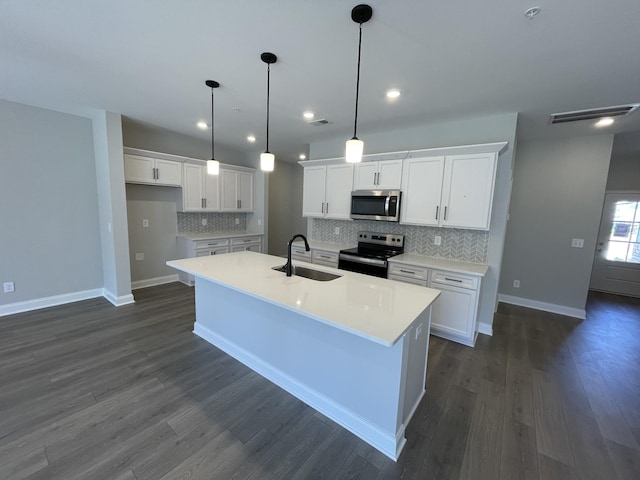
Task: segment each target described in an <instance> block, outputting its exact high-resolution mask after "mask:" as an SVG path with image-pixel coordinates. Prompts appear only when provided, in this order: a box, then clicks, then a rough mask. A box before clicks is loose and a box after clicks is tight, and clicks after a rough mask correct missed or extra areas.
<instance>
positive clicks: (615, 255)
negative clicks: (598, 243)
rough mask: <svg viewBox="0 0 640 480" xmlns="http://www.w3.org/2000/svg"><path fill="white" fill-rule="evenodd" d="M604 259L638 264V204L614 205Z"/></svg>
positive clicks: (639, 216) (639, 213) (639, 225)
mask: <svg viewBox="0 0 640 480" xmlns="http://www.w3.org/2000/svg"><path fill="white" fill-rule="evenodd" d="M606 257H607V260H610V261H613V262H627V263H640V202H630V201H626V200H625V201H619V202H616V203H615V205H614V213H613V223H612V225H611V232H610V234H609V245H608V248H607V255H606Z"/></svg>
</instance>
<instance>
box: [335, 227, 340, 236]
mask: <svg viewBox="0 0 640 480" xmlns="http://www.w3.org/2000/svg"><path fill="white" fill-rule="evenodd" d="M334 231H335V232H336V235H340V227H336V229H335V230H334Z"/></svg>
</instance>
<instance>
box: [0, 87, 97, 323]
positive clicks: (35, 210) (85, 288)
mask: <svg viewBox="0 0 640 480" xmlns="http://www.w3.org/2000/svg"><path fill="white" fill-rule="evenodd" d="M98 217H99V209H98V196H97V192H96V165H95V161H94V145H93V132H92V122H91V120H90V119H88V118H82V117H77V116H74V115H68V114H64V113H59V112H54V111H51V110H44V109H41V108H35V107H30V106H26V105H22V104H17V103H13V102H8V101H4V100H0V281H1V282H6V281H13V282H15V288H16V291H15V292H14V293H10V294H4V293H1V291H0V305H5V306H6V305H10V304H14V303H19V302H27V303H28V302H33V301H36V300H38V299H42V298H44V297H51V296H64V295H74V294H78V293H79V292H91V291H94V290H95V289H100V290H101V289H102V286H103V278H102V260H101V258H102V254H101V239H100V228H99V223H98ZM93 296H96V295H95V294H94V295H93ZM7 310H8V309H5V311H7ZM2 311H3V309H2V308H0V314H1V313H2Z"/></svg>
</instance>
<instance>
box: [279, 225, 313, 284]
mask: <svg viewBox="0 0 640 480" xmlns="http://www.w3.org/2000/svg"><path fill="white" fill-rule="evenodd" d="M298 237H300V238H302V240H304V248H305V250H306V251H307V252H308V251H309V250H311V249H310V248H309V242H307V237H305V236H304V235H302V234H301V233H298V234H297V235H294V236H293V237H292V238H291V240H289V242H288V243H287V264H286V265H285V266H284V268H285V271H286V272H287V277H290V276H291V275H292V273H293V267H292V266H291V244H292V243H293V241H294V240H295V239H296V238H298Z"/></svg>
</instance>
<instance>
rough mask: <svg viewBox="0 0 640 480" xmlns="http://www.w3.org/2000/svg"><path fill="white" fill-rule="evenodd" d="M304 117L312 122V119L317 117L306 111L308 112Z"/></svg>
mask: <svg viewBox="0 0 640 480" xmlns="http://www.w3.org/2000/svg"><path fill="white" fill-rule="evenodd" d="M302 116H303V117H304V118H306V119H307V120H311V119H312V118H313V117H315V116H316V115H315V114H314V113H313V112H309V111H306V112H304V113H303V114H302Z"/></svg>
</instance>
